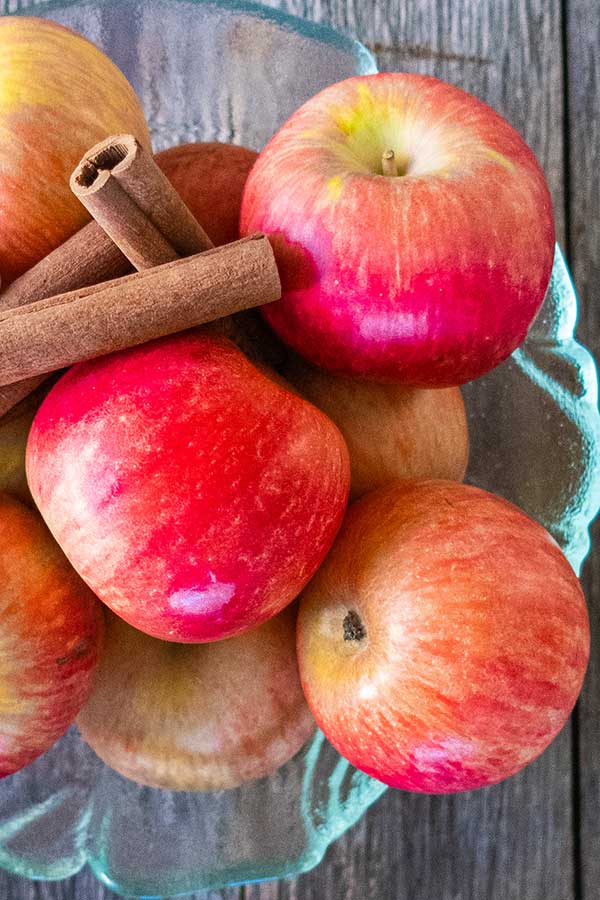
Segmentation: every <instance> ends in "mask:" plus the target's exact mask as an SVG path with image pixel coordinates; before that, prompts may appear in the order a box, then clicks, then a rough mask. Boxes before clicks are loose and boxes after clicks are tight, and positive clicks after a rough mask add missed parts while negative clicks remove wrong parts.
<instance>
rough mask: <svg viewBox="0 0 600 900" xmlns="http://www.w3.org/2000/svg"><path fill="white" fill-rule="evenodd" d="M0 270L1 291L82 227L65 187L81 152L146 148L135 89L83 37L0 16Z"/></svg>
mask: <svg viewBox="0 0 600 900" xmlns="http://www.w3.org/2000/svg"><path fill="white" fill-rule="evenodd" d="M0 58H1V59H2V67H1V70H0V273H1V275H2V285H3V286H4V287H6V286H7V285H8V284H9V283H10V282H11V281H13V280H14V279H15V278H16V277H17V276H18V275H21V274H23V272H25V271H26V270H27V269H29V268H30V267H31V266H33V265H34V264H35V263H36V262H39V260H40V259H42V258H43V257H44V256H46V255H47V254H48V253H50V251H51V250H54V249H55V248H56V247H58V246H59V245H60V244H62V243H63V241H65V240H66V239H67V238H68V237H70V236H71V235H72V234H74V233H75V232H76V231H77V229H78V228H80V227H81V226H82V225H84V224H85V223H86V222H87V220H88V219H89V216H88V214H87V212H86V210H85V209H84V207H83V206H82V205H81V203H80V202H79V200H78V199H77V198H76V197H75V196H74V195H73V194H72V193H71V191H70V189H69V176H70V174H71V172H72V171H73V168H74V166H75V165H76V164H77V162H78V161H79V160H80V159H81V157H82V156H83V154H84V153H85V152H86V151H87V150H89V148H90V147H92V146H93V145H94V144H96V143H97V142H98V141H100V140H103V139H104V138H105V137H106V136H107V135H109V134H119V133H123V132H131V133H133V134H135V135H136V137H137V138H138V139H139V140H140V141H141V142H142V143H143V144H144V146H146V147H148V148H149V147H150V135H149V133H148V127H147V125H146V120H145V118H144V114H143V112H142V108H141V106H140V103H139V101H138V99H137V97H136V95H135V93H134V90H133V88H132V87H131V85H130V84H129V82H128V81H127V79H126V78H125V76H124V75H123V74H122V73H121V72H120V71H119V69H118V68H117V67H116V66H115V65H114V63H113V62H111V60H110V59H109V58H108V57H107V56H106V55H105V54H104V53H102V51H101V50H99V49H98V47H96V46H95V45H94V44H92V43H91V42H90V41H88V40H86V39H85V38H83V37H81V35H79V34H76V33H75V32H74V31H70V30H69V29H68V28H64V27H63V26H62V25H58V24H56V23H55V22H51V21H49V20H47V19H36V18H32V17H27V16H23V17H21V16H17V17H13V16H6V17H0Z"/></svg>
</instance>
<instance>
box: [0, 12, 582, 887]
mask: <svg viewBox="0 0 600 900" xmlns="http://www.w3.org/2000/svg"><path fill="white" fill-rule="evenodd" d="M172 2H179V0H172ZM193 2H194V3H195V4H196V5H197V6H203V7H206V8H209V7H210V8H212V9H223V10H227V11H228V12H230V13H236V12H239V13H243V14H244V15H245V16H251V17H252V18H254V19H256V20H257V21H261V22H265V23H270V24H273V25H275V26H277V27H278V28H281V29H282V30H283V31H285V32H286V33H287V34H290V35H292V36H293V35H294V34H295V35H298V36H301V37H303V38H308V39H309V40H310V41H314V42H317V43H319V44H321V45H327V47H329V48H336V49H338V50H340V51H341V52H342V53H344V54H347V57H348V60H349V61H350V63H351V65H352V68H353V71H355V72H356V73H362V74H367V73H371V72H375V71H377V66H376V62H375V59H374V57H373V55H372V54H371V53H370V51H369V50H368V49H367V48H365V47H364V46H363V45H362V44H360V43H359V42H358V41H355V40H353V39H351V38H349V37H346V36H344V35H342V34H340V33H339V32H336V31H335V30H334V29H331V28H329V27H327V26H323V25H317V24H315V23H312V22H308V21H305V20H301V19H298V18H296V17H295V16H292V15H288V14H287V13H284V12H281V11H278V10H274V9H271V8H266V7H262V6H260V4H256V3H253V2H252V0H241V2H240V0H193ZM86 5H87V6H90V5H93V4H90V3H89V2H88V3H86V4H82V3H81V0H66V2H61V0H50V2H47V0H41V2H37V3H36V2H33V3H20V2H18V0H17V3H16V5H15V2H14V0H13V2H12V3H11V2H9V0H6V2H2V0H0V12H4V13H7V12H9V13H10V14H17V15H31V14H32V13H35V14H37V15H43V16H50V17H52V14H53V13H54V12H61V13H62V12H64V11H65V10H66V9H69V8H76V9H79V8H81V7H82V6H86ZM105 5H106V6H109V5H110V3H108V2H107V3H106V4H105ZM143 5H144V4H143V3H140V4H139V6H140V7H141V6H143ZM9 7H15V8H12V9H10V8H9ZM188 139H189V138H188ZM576 318H577V297H576V294H575V290H574V287H573V283H572V281H571V278H570V275H569V272H568V269H567V266H566V263H565V260H564V257H563V255H562V253H561V251H560V249H559V248H558V247H557V250H556V256H555V262H554V268H553V273H552V280H551V284H550V287H549V291H548V295H547V297H546V301H545V303H544V306H543V308H542V310H541V312H540V315H539V316H538V318H537V319H536V322H535V323H534V325H533V327H532V329H531V331H530V334H529V336H528V338H527V340H526V342H525V343H524V344H523V346H522V347H521V348H520V349H519V350H517V351H516V352H515V354H513V356H512V358H511V359H510V360H509V361H508V362H507V363H505V364H503V366H501V367H499V369H498V370H496V371H495V372H494V373H491V374H490V376H486V379H484V380H482V382H481V383H480V384H475V385H473V386H467V388H466V390H465V395H466V400H467V407H468V409H469V414H470V416H471V418H472V421H474V422H475V421H479V420H478V419H477V418H476V416H477V415H479V412H480V411H478V410H477V408H476V403H475V402H474V401H476V398H477V393H478V392H481V393H484V392H487V391H492V392H495V393H494V394H493V396H494V398H496V396H497V398H498V400H499V402H502V396H503V395H502V394H501V392H500V391H499V386H501V384H502V383H503V381H504V380H505V379H506V380H509V381H511V384H512V383H513V382H514V384H516V385H517V386H519V385H520V386H522V387H523V386H525V387H533V388H535V389H537V390H538V391H539V393H537V394H535V395H532V396H534V398H535V402H536V403H538V405H539V406H540V409H541V408H542V407H544V403H547V404H548V406H549V407H550V412H554V413H555V412H556V411H558V413H559V415H560V417H561V426H562V425H564V426H565V428H570V429H571V431H572V434H573V436H574V438H576V440H574V443H573V446H574V447H575V449H576V453H577V454H578V459H577V460H574V462H580V463H581V467H580V470H579V469H578V471H577V473H576V475H575V476H574V480H573V482H572V483H571V482H569V483H568V484H567V490H566V494H564V495H562V494H561V495H560V496H559V497H558V499H557V501H556V503H557V504H558V506H557V507H556V508H554V509H552V510H551V511H550V512H547V510H546V507H545V505H544V504H543V503H541V504H540V503H539V502H538V500H539V498H537V495H536V493H535V491H532V492H529V493H527V491H526V492H525V493H524V495H523V497H522V498H520V497H519V499H522V505H523V506H524V508H526V509H527V510H528V511H529V512H530V513H531V514H532V515H535V516H536V517H537V518H539V519H540V520H541V521H542V522H543V524H545V525H546V527H548V528H549V529H550V530H551V531H552V533H553V534H554V536H555V537H556V538H557V540H559V542H560V543H561V546H562V547H563V549H564V550H565V552H566V554H567V556H568V557H569V559H570V561H571V564H572V565H573V567H574V569H575V570H576V571H577V572H579V570H580V568H581V564H582V562H583V560H584V558H585V556H586V554H587V552H588V550H589V546H590V537H589V525H590V523H591V521H592V519H593V518H594V516H595V515H596V512H597V510H598V507H599V506H600V452H599V451H600V416H599V414H598V406H597V403H598V377H597V370H596V365H595V362H594V360H593V358H592V356H591V354H590V353H589V352H588V351H587V350H586V348H585V347H583V346H582V345H581V344H580V343H578V342H577V341H576V339H575V336H574V331H575V325H576ZM509 393H510V392H509ZM472 401H473V406H472V407H471V406H470V404H471V402H472ZM504 402H508V407H509V411H511V412H512V406H511V403H512V402H513V400H512V398H511V397H509V399H508V401H507V400H506V398H504ZM527 402H529V401H528V400H527V399H526V400H525V401H524V403H525V405H526V404H527ZM542 413H543V415H549V414H550V413H548V412H547V411H545V407H544V409H542V410H541V412H540V414H539V415H540V417H542V418H543V416H542ZM527 422H529V420H527ZM534 430H535V429H534ZM534 437H537V436H536V435H534ZM570 447H571V445H570V444H567V445H566V449H565V448H564V447H563V448H562V451H561V452H563V453H568V452H570V449H569V448H570ZM503 449H505V448H504V447H503ZM518 449H520V448H519V447H517V450H518ZM561 474H562V470H561ZM469 478H470V480H472V481H473V482H474V483H480V484H482V485H483V486H486V479H487V478H488V474H487V472H486V471H485V466H483V467H482V466H480V467H479V468H477V466H476V465H474V466H472V468H471V469H470V473H469ZM492 480H493V479H492ZM501 487H502V486H501ZM499 490H500V492H502V490H501V489H499ZM510 491H511V486H510V484H509V485H508V487H507V491H506V492H507V494H510ZM513 499H514V498H513ZM536 504H537V505H536ZM546 513H547V515H546ZM76 740H77V739H76V738H75V737H74V735H73V731H71V732H70V733H69V734H68V735H67V736H66V737H65V738H63V739H62V740H61V741H60V742H59V745H58V746H57V748H56V758H58V757H59V755H60V754H65V759H66V760H67V762H65V764H64V769H65V771H66V773H67V774H68V775H69V776H70V777H71V779H72V781H70V780H69V778H67V777H65V778H64V781H63V782H61V786H60V787H58V788H57V789H56V790H54V791H51V792H50V793H49V795H48V796H47V797H43V798H42V799H41V800H39V802H32V803H31V804H30V805H29V806H28V807H27V808H26V809H19V810H17V811H16V812H15V813H14V814H13V815H9V816H8V818H6V819H4V820H3V819H2V814H1V812H0V866H2V867H3V868H5V869H7V870H9V871H12V872H14V873H15V874H20V875H25V876H28V877H30V878H37V879H48V880H52V879H61V878H65V877H68V876H69V875H72V874H74V873H75V872H77V871H78V870H79V869H80V868H81V867H82V866H83V865H84V864H85V863H86V862H87V863H88V864H89V865H90V867H91V868H92V870H93V871H94V873H95V874H96V876H97V877H98V879H99V880H100V881H101V882H103V883H104V884H106V885H107V886H109V887H110V888H112V889H113V890H115V891H117V892H119V893H122V894H125V895H129V896H132V895H136V894H137V895H140V896H141V895H146V896H148V895H149V894H152V895H153V896H158V895H159V894H161V895H166V894H168V895H170V896H172V895H174V894H178V893H179V894H181V893H187V892H190V891H193V890H201V889H218V888H220V887H225V886H228V885H234V884H242V883H248V882H251V881H261V880H266V879H272V878H278V877H286V876H293V875H297V874H298V873H300V872H303V871H307V870H309V869H311V868H313V867H314V866H316V865H317V864H318V863H319V862H320V860H321V859H322V857H323V855H324V853H325V851H326V850H327V848H328V846H329V845H330V844H331V843H332V842H333V841H334V840H336V839H337V838H338V837H339V836H341V835H342V834H343V833H344V832H345V831H346V830H347V829H348V828H349V827H350V826H351V825H353V824H354V823H355V822H356V821H357V820H358V819H359V818H360V817H361V816H362V815H363V813H364V812H365V811H366V809H367V808H368V807H369V806H370V805H371V804H372V803H373V802H374V801H375V800H377V799H378V797H380V796H381V795H382V794H383V793H384V792H385V790H386V787H385V786H384V785H383V784H381V783H379V782H376V781H374V780H373V779H371V778H368V777H367V776H365V775H363V774H362V773H359V772H357V771H356V770H354V769H352V767H351V766H349V764H348V763H347V762H346V761H345V760H344V759H342V758H341V757H339V756H337V754H335V753H334V751H332V750H331V748H329V745H328V744H327V742H326V741H325V739H324V737H323V735H322V734H320V733H319V734H317V735H316V737H315V738H314V740H313V741H312V742H310V743H309V744H308V745H307V746H306V747H305V748H304V749H303V751H301V754H299V755H298V757H301V766H302V781H301V784H302V790H301V795H300V801H299V807H300V809H299V817H300V819H301V820H302V822H303V823H304V832H303V836H304V838H305V844H304V847H303V850H302V852H301V853H298V854H297V855H295V856H293V857H292V858H286V859H285V860H280V861H279V862H278V863H275V862H273V861H272V860H268V859H267V860H265V859H259V860H252V861H251V862H248V861H247V860H243V861H241V862H240V861H238V862H236V863H235V864H232V865H228V866H226V865H223V866H222V867H217V868H216V869H212V870H211V869H207V868H205V869H203V870H198V871H194V872H193V873H189V872H188V873H186V874H184V873H181V877H179V873H177V876H173V879H172V881H170V882H169V885H168V886H166V885H165V884H164V883H160V884H159V882H160V878H159V876H158V875H156V876H155V874H154V872H151V873H150V874H149V875H148V874H146V873H144V872H137V873H136V876H135V877H129V878H127V879H123V878H122V879H118V878H115V877H113V875H112V874H111V860H110V859H108V858H107V856H106V853H105V852H104V849H102V848H104V845H102V848H101V850H97V852H96V854H94V853H93V848H92V847H91V846H90V844H91V841H90V832H91V830H92V829H93V826H94V823H95V820H94V798H95V792H94V788H95V786H96V785H97V780H96V781H94V779H93V778H92V775H93V774H94V771H93V770H92V768H91V766H93V765H94V764H93V763H90V770H89V772H88V769H87V768H85V765H87V762H86V763H85V765H84V764H83V763H82V764H81V765H84V771H83V773H81V772H78V771H75V770H74V769H73V770H70V769H69V760H70V757H69V756H68V753H69V750H70V749H72V744H73V741H76ZM90 752H91V751H90ZM52 753H54V751H49V754H52ZM49 754H46V756H49ZM298 757H297V758H298ZM60 758H61V760H62V757H60ZM42 759H44V758H42ZM87 759H88V758H87V757H86V760H87ZM324 760H325V762H324ZM78 761H79V757H78ZM88 762H89V760H88ZM78 764H79V762H78ZM29 768H30V769H31V770H34V771H35V764H34V766H33V767H29ZM284 768H285V767H284ZM323 769H326V772H325V771H322V770H323ZM95 772H96V773H98V777H101V776H102V777H104V778H106V775H105V774H103V773H105V772H106V769H105V767H101V768H100V767H98V766H96V769H95ZM15 777H18V776H15ZM274 780H275V779H274ZM7 781H12V779H7ZM269 781H270V780H269ZM18 784H20V782H18ZM82 786H83V791H82V789H81V788H82ZM86 791H87V793H86ZM78 792H79V793H78ZM42 793H43V792H42ZM155 793H156V794H161V793H167V792H155ZM225 793H227V792H225ZM0 794H2V785H1V784H0ZM321 794H323V796H321ZM269 797H270V798H271V794H269ZM215 802H216V801H215ZM273 802H274V801H273ZM69 804H71V805H74V807H75V809H74V813H73V814H74V815H75V814H76V815H75V818H74V820H73V824H71V830H72V832H73V835H74V837H73V846H72V847H71V848H70V852H64V853H63V854H62V855H60V856H57V858H53V859H48V860H47V861H46V864H45V865H43V864H42V863H40V862H39V861H36V862H33V861H32V859H31V853H32V851H33V849H34V848H32V847H29V846H28V847H27V850H28V852H23V849H22V848H21V852H18V851H16V850H14V849H13V847H12V846H11V844H12V841H13V839H14V837H15V835H18V834H19V833H20V832H24V833H27V832H26V830H27V829H28V828H32V827H34V826H35V823H36V822H39V821H41V820H42V819H43V818H44V817H45V816H52V815H54V816H56V817H60V814H61V810H62V811H63V817H64V810H65V809H66V810H67V811H68V810H69V809H70V806H69ZM112 812H113V810H112V808H111V809H110V810H109V814H112ZM67 821H68V822H69V821H70V820H67ZM97 824H98V827H99V828H100V830H101V829H102V828H104V827H110V822H108V823H107V822H106V821H105V820H104V819H102V818H101V819H100V822H99V823H97ZM31 833H33V832H31ZM28 834H29V833H28ZM99 843H102V841H99ZM18 846H19V845H18V844H17V847H18ZM157 888H158V889H157Z"/></svg>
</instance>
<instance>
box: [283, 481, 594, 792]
mask: <svg viewBox="0 0 600 900" xmlns="http://www.w3.org/2000/svg"><path fill="white" fill-rule="evenodd" d="M588 654H589V624H588V616H587V611H586V606H585V600H584V597H583V594H582V591H581V588H580V586H579V582H578V581H577V578H576V577H575V575H574V573H573V570H572V569H571V567H570V565H569V563H568V561H567V559H566V558H565V557H564V556H563V554H562V552H561V550H560V549H559V547H558V545H557V544H556V542H555V541H554V540H553V538H552V537H551V536H550V535H549V534H548V533H547V532H546V531H545V530H544V529H543V528H542V527H541V525H538V524H537V523H536V522H533V521H532V520H531V519H529V518H528V517H527V516H526V515H525V514H524V513H523V512H521V511H520V510H519V509H517V507H515V506H513V505H512V504H510V503H508V502H507V501H505V500H502V499H500V498H499V497H495V496H494V495H492V494H488V493H486V492H485V491H482V490H479V489H477V488H474V487H467V486H466V485H460V484H454V483H452V482H449V481H406V482H398V483H397V484H395V485H390V486H389V487H386V488H382V489H380V490H379V491H375V492H374V493H372V494H368V495H367V496H365V497H363V498H362V499H360V500H358V501H357V502H356V503H355V504H354V505H353V506H352V507H351V508H350V510H349V512H348V515H347V517H346V519H345V522H344V526H343V528H342V530H341V532H340V535H339V537H338V539H337V541H336V543H335V545H334V547H333V549H332V551H331V553H330V554H329V556H328V557H327V560H326V561H325V564H324V565H323V566H322V567H321V569H319V572H318V573H317V575H316V576H315V578H314V579H313V580H312V582H311V583H310V585H309V586H308V588H307V589H306V591H305V592H304V595H303V597H302V599H301V605H300V614H299V619H298V661H299V667H300V677H301V680H302V685H303V688H304V691H305V694H306V697H307V700H308V703H309V706H310V707H311V709H312V711H313V714H314V716H315V718H316V720H317V723H318V724H319V725H320V727H321V728H322V730H323V731H324V733H325V735H326V736H327V738H328V739H329V740H330V741H331V743H332V744H333V745H334V747H336V748H337V750H339V752H340V753H341V754H342V755H343V756H345V757H346V758H347V759H349V760H350V762H351V763H353V764H354V765H355V766H357V767H358V768H359V769H362V770H363V771H364V772H367V773H368V774H369V775H372V776H373V777H374V778H378V779H379V780H381V781H383V782H385V784H388V785H391V786H392V787H396V788H402V789H404V790H409V791H423V792H427V793H444V792H453V791H465V790H471V789H473V788H479V787H484V786H486V785H490V784H494V783H495V782H497V781H500V780H501V779H503V778H506V777H508V776H509V775H512V774H513V773H515V772H517V771H518V770H519V769H521V768H522V767H523V766H525V765H527V764H528V763H530V762H531V761H532V760H533V759H534V758H535V757H536V756H538V754H540V753H541V752H542V751H543V750H544V749H545V748H546V747H547V746H548V744H549V743H550V742H551V741H552V739H553V738H554V737H555V736H556V735H557V734H558V732H559V731H560V729H561V728H562V727H563V725H564V724H565V722H566V720H567V718H568V716H569V713H570V712H571V709H572V708H573V705H574V703H575V701H576V699H577V696H578V694H579V691H580V689H581V685H582V681H583V677H584V673H585V669H586V665H587V660H588Z"/></svg>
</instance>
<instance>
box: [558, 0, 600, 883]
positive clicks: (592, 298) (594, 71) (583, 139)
mask: <svg viewBox="0 0 600 900" xmlns="http://www.w3.org/2000/svg"><path fill="white" fill-rule="evenodd" d="M565 26H566V47H567V72H568V93H567V100H568V121H567V134H568V136H569V145H570V146H569V149H570V154H569V170H568V176H569V178H568V183H569V196H570V203H569V251H570V258H571V265H572V271H573V276H574V279H575V284H576V286H577V289H578V291H579V297H580V301H581V303H580V306H581V312H580V317H579V326H578V333H579V335H580V337H581V340H583V341H584V343H585V344H587V346H588V347H589V348H590V349H591V350H592V351H593V352H594V354H595V356H596V359H600V307H599V301H600V288H599V285H600V189H599V187H598V173H599V171H600V59H599V53H600V10H599V8H598V3H597V0H569V3H568V5H567V15H566V22H565ZM593 536H594V547H595V552H594V553H593V554H592V555H591V556H590V558H589V559H588V561H587V563H586V565H585V568H584V572H583V585H584V590H585V592H586V595H587V597H588V602H589V604H590V618H591V623H592V653H591V661H590V667H589V670H588V674H587V678H586V683H585V687H584V691H583V694H582V697H581V700H580V703H579V711H578V730H579V758H578V763H579V766H578V793H579V797H578V799H579V803H578V806H579V828H580V842H579V848H578V849H579V857H580V888H581V900H595V898H596V897H597V896H598V885H599V884H600V815H599V812H600V632H599V630H598V622H599V621H600V525H599V524H598V523H597V524H596V527H595V528H594V529H593Z"/></svg>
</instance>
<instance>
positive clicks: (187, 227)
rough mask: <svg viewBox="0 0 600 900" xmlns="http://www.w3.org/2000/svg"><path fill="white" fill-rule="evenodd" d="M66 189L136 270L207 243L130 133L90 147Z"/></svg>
mask: <svg viewBox="0 0 600 900" xmlns="http://www.w3.org/2000/svg"><path fill="white" fill-rule="evenodd" d="M70 185H71V190H72V191H73V193H74V194H75V196H76V197H78V198H79V200H80V201H81V202H82V203H83V205H84V206H85V207H86V209H87V210H88V212H90V213H91V214H92V216H93V217H94V219H95V220H96V222H98V223H99V224H100V225H101V226H102V228H103V229H104V231H105V232H106V233H107V234H108V235H109V236H110V238H111V239H112V240H113V241H114V243H115V244H116V245H117V246H118V247H119V248H120V249H121V251H122V253H123V254H124V255H125V256H126V257H127V258H128V259H129V260H130V262H131V263H132V264H133V265H134V266H135V268H136V269H137V270H138V271H141V270H143V269H149V268H152V267H153V266H158V265H162V263H165V262H169V261H170V260H173V259H177V258H178V257H181V256H190V255H191V254H193V253H201V252H202V251H203V250H209V249H210V248H211V247H212V246H213V244H212V241H211V240H210V238H209V237H208V235H207V234H206V232H205V231H204V229H203V228H202V227H201V226H200V225H199V224H198V222H197V221H196V219H195V218H194V216H193V215H192V213H191V212H190V210H189V209H188V208H187V206H186V205H185V203H184V202H183V200H182V199H181V197H180V196H179V194H178V193H177V191H176V190H175V189H174V187H173V185H172V184H171V182H170V181H169V179H168V178H167V176H166V175H165V174H164V173H163V172H161V170H160V169H159V167H158V166H157V164H156V162H155V160H154V158H153V157H152V156H151V155H150V154H149V153H147V152H146V151H145V150H144V148H143V147H142V145H141V144H140V143H139V141H137V140H136V138H135V137H134V136H133V135H131V134H119V135H113V136H112V137H109V138H107V139H106V140H104V141H101V142H100V143H99V144H96V145H95V146H94V147H92V149H91V150H89V151H88V153H86V155H85V156H84V157H83V159H82V160H81V162H80V163H79V165H78V166H77V167H76V169H75V171H74V172H73V174H72V175H71V180H70Z"/></svg>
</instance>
